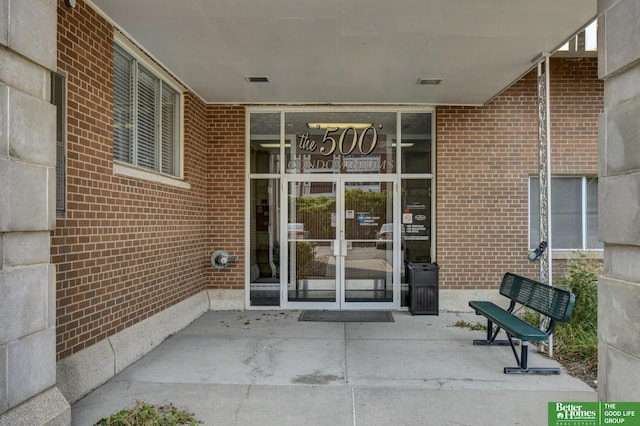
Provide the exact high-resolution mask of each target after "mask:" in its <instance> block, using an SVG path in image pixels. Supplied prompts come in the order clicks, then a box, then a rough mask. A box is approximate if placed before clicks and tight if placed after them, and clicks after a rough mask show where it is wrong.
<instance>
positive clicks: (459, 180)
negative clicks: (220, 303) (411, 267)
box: [436, 59, 603, 289]
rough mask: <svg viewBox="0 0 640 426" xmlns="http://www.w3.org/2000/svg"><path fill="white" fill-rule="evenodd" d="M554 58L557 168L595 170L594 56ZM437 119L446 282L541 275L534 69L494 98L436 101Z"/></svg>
mask: <svg viewBox="0 0 640 426" xmlns="http://www.w3.org/2000/svg"><path fill="white" fill-rule="evenodd" d="M551 65H552V66H551V71H550V77H551V82H550V92H549V93H550V96H551V100H550V104H551V156H552V159H551V163H552V170H553V174H554V175H556V174H563V175H575V176H580V175H594V176H595V175H597V166H598V115H599V114H600V113H601V112H602V109H603V100H602V93H603V87H602V82H601V81H599V80H598V79H597V62H596V60H595V59H580V60H569V59H563V60H559V59H554V60H552V63H551ZM436 120H437V134H436V137H437V153H436V155H437V160H436V161H437V181H436V182H437V183H436V184H437V202H436V205H437V207H436V214H437V226H436V232H437V260H438V263H439V264H440V266H441V269H440V286H441V288H448V289H455V288H465V289H483V288H493V287H495V286H496V285H498V283H499V280H500V277H501V275H502V274H503V273H504V272H505V271H513V272H516V273H522V274H527V275H530V276H535V275H536V274H537V273H538V268H539V265H538V264H537V263H535V264H531V263H528V261H527V260H526V254H527V242H528V179H529V176H531V175H537V173H538V119H537V86H536V72H535V71H533V72H531V73H529V74H528V75H527V76H525V77H524V78H523V79H521V80H520V81H518V82H517V83H515V84H514V85H513V86H512V87H510V88H509V89H507V90H506V91H505V92H504V93H502V94H501V95H500V96H498V97H497V98H496V99H494V100H493V101H492V102H491V103H490V104H488V105H487V106H484V107H438V108H437V111H436ZM559 263H563V262H559ZM554 270H555V271H556V273H558V272H559V271H558V270H557V269H556V268H554Z"/></svg>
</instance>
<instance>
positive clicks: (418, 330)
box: [72, 311, 597, 426]
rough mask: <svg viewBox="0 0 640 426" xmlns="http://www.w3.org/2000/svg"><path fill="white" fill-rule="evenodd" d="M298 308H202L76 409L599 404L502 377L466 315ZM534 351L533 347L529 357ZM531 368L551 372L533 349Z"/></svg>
mask: <svg viewBox="0 0 640 426" xmlns="http://www.w3.org/2000/svg"><path fill="white" fill-rule="evenodd" d="M299 314H300V311H242V312H240V311H225V312H214V311H210V312H207V313H205V314H204V315H202V316H201V317H200V318H198V319H197V320H196V321H194V322H193V323H192V324H191V325H189V326H188V327H187V328H185V329H184V330H182V331H180V332H179V333H177V334H175V335H173V336H171V337H169V338H168V339H166V340H165V341H164V342H163V343H162V344H160V345H159V346H158V347H157V348H156V349H154V350H153V351H152V352H150V353H149V354H148V355H146V356H145V357H144V358H142V359H141V360H139V361H138V362H137V363H135V364H133V365H132V366H130V367H129V368H127V369H125V370H124V371H123V372H122V373H120V374H119V375H117V376H115V377H114V378H113V379H112V380H110V381H109V382H108V383H106V384H105V385H103V386H101V387H100V388H98V389H96V390H95V391H93V392H92V393H90V394H89V395H87V396H86V397H84V398H83V399H81V400H80V401H78V402H77V403H76V404H75V405H74V406H73V407H72V424H73V425H82V426H85V425H93V424H94V423H95V422H97V421H98V420H99V419H100V418H102V417H105V416H108V415H110V414H112V413H114V412H116V411H118V410H120V409H122V408H125V407H129V406H132V405H133V404H134V403H135V401H136V400H144V401H147V402H150V403H154V404H163V403H168V402H171V403H173V404H174V405H176V406H177V407H178V408H181V409H187V410H189V411H192V412H194V413H195V415H196V417H197V418H198V419H200V420H202V421H204V424H206V425H242V426H244V425H261V426H267V425H278V426H286V425H300V424H305V425H306V426H311V425H331V426H342V425H345V426H346V425H352V426H353V425H367V426H371V425H474V426H477V425H492V426H495V425H547V402H549V401H596V400H597V394H596V392H595V391H594V390H593V389H592V388H591V387H589V386H588V385H587V384H585V383H584V382H582V381H580V380H578V379H576V378H574V377H571V376H569V375H568V374H566V373H565V372H564V371H563V373H562V374H561V375H559V376H537V375H505V374H503V372H502V369H503V367H505V366H513V365H515V361H514V359H513V354H512V353H511V350H510V348H509V347H479V346H473V345H472V340H473V339H474V338H482V337H483V336H484V332H483V331H471V330H469V329H467V328H461V327H456V326H454V324H455V323H456V322H457V321H459V320H464V321H468V322H471V323H476V322H483V318H482V317H477V316H475V315H473V314H468V313H442V314H440V315H439V316H411V315H410V314H409V313H407V312H394V313H393V316H394V319H395V322H391V323H331V322H303V321H298V316H299ZM531 349H533V348H531ZM531 352H532V353H531V354H530V358H529V365H530V366H532V367H533V366H557V365H558V364H557V363H556V362H555V361H553V360H550V359H548V358H546V357H544V356H542V355H540V354H538V353H537V352H536V351H535V350H531Z"/></svg>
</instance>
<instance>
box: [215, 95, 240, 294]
mask: <svg viewBox="0 0 640 426" xmlns="http://www.w3.org/2000/svg"><path fill="white" fill-rule="evenodd" d="M207 124H208V127H207V138H208V140H209V147H210V152H209V167H208V169H209V200H210V213H211V239H210V241H209V246H210V249H211V251H213V250H217V249H223V250H225V251H227V252H228V253H229V254H230V255H237V256H238V263H237V264H230V265H229V266H228V267H227V268H226V269H224V270H218V269H214V268H210V269H209V271H208V287H209V288H215V289H244V282H245V281H244V265H245V263H244V262H245V259H244V241H245V228H244V226H245V219H246V218H245V210H246V209H245V176H246V173H245V172H246V165H245V109H244V107H243V106H228V105H208V106H207Z"/></svg>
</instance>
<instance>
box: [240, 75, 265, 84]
mask: <svg viewBox="0 0 640 426" xmlns="http://www.w3.org/2000/svg"><path fill="white" fill-rule="evenodd" d="M244 78H245V80H247V81H248V82H249V83H269V82H270V81H269V77H255V76H254V77H251V76H248V75H245V76H244Z"/></svg>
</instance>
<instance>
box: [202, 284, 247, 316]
mask: <svg viewBox="0 0 640 426" xmlns="http://www.w3.org/2000/svg"><path fill="white" fill-rule="evenodd" d="M207 294H208V295H209V301H210V304H209V309H210V310H212V311H244V309H245V307H244V304H245V300H244V295H245V292H244V290H225V289H209V290H207Z"/></svg>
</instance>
